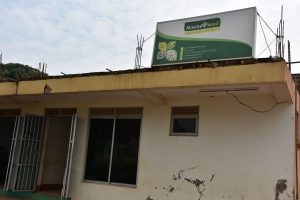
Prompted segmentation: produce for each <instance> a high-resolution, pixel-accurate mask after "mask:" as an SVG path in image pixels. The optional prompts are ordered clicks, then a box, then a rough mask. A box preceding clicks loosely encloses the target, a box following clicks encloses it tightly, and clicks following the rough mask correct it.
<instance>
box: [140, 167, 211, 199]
mask: <svg viewBox="0 0 300 200" xmlns="http://www.w3.org/2000/svg"><path fill="white" fill-rule="evenodd" d="M198 167H199V166H195V167H191V168H187V169H181V170H179V171H177V172H176V173H174V174H173V175H172V176H171V183H170V184H168V185H167V186H166V185H165V186H162V187H161V190H163V191H165V192H166V193H165V195H164V196H165V197H168V196H169V194H170V195H171V193H174V192H179V191H181V192H182V186H183V185H184V184H192V185H193V186H194V188H195V189H196V191H197V193H198V194H199V195H198V197H197V199H198V200H201V198H202V197H203V195H204V191H205V187H206V184H205V183H206V182H207V180H205V179H200V178H199V177H192V175H187V174H186V173H187V172H188V171H192V170H195V169H196V168H198ZM194 173H195V172H194ZM196 174H197V172H196ZM193 176H195V175H193ZM215 176H216V173H214V174H212V175H211V177H210V179H208V181H209V182H208V183H210V182H212V181H213V180H214V178H215ZM157 189H158V188H157V187H155V190H157ZM189 194H190V195H191V193H189ZM190 197H191V196H190ZM146 200H158V198H155V197H154V196H153V195H152V194H149V195H148V197H147V198H146Z"/></svg>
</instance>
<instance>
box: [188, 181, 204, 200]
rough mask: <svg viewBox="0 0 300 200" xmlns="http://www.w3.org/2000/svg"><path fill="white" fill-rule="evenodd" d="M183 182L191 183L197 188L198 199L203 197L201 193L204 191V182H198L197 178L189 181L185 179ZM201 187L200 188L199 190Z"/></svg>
mask: <svg viewBox="0 0 300 200" xmlns="http://www.w3.org/2000/svg"><path fill="white" fill-rule="evenodd" d="M185 180H186V181H187V182H189V183H192V184H193V185H195V187H196V188H197V191H198V193H199V199H201V198H202V196H203V192H204V190H205V184H204V183H205V180H199V179H197V178H196V179H195V180H193V179H189V178H185ZM201 186H202V188H201Z"/></svg>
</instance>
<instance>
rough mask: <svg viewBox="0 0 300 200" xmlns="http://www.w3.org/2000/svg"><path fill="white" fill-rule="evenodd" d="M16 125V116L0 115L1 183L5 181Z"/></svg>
mask: <svg viewBox="0 0 300 200" xmlns="http://www.w3.org/2000/svg"><path fill="white" fill-rule="evenodd" d="M14 125H15V117H1V116H0V127H1V134H0V185H1V184H3V183H4V181H5V176H6V170H7V164H8V158H9V152H10V145H11V140H12V137H13V132H14Z"/></svg>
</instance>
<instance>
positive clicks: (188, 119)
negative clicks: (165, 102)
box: [170, 106, 199, 136]
mask: <svg viewBox="0 0 300 200" xmlns="http://www.w3.org/2000/svg"><path fill="white" fill-rule="evenodd" d="M198 117H199V107H198V106H184V107H172V114H171V131H170V135H183V136H185V135H186V136H197V135H198Z"/></svg>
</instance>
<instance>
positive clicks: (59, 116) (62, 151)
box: [37, 108, 77, 198]
mask: <svg viewBox="0 0 300 200" xmlns="http://www.w3.org/2000/svg"><path fill="white" fill-rule="evenodd" d="M45 115H46V124H45V132H44V139H43V141H44V142H43V147H42V155H41V162H40V171H39V176H38V186H37V190H38V192H39V193H42V194H46V195H48V196H55V197H58V196H61V197H63V198H67V197H68V182H69V180H70V178H69V177H70V170H71V161H72V153H73V144H74V137H75V129H76V120H77V118H76V109H75V108H74V109H66V108H59V109H46V111H45Z"/></svg>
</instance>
